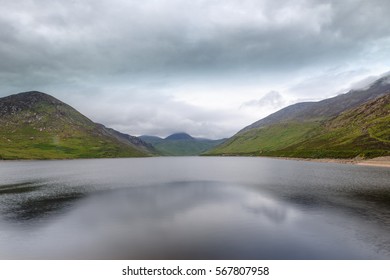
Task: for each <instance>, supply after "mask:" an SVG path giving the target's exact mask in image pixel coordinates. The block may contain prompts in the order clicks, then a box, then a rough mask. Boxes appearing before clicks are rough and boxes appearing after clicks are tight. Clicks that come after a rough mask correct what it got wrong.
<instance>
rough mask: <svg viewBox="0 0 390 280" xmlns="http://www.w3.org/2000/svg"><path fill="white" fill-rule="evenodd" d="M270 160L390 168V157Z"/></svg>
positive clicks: (288, 158)
mask: <svg viewBox="0 0 390 280" xmlns="http://www.w3.org/2000/svg"><path fill="white" fill-rule="evenodd" d="M272 158H275V159H287V160H298V161H312V162H323V163H340V164H352V165H361V166H375V167H387V168H390V156H384V157H377V158H372V159H359V158H352V159H336V158H318V159H316V158H294V157H272Z"/></svg>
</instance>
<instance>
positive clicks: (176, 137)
mask: <svg viewBox="0 0 390 280" xmlns="http://www.w3.org/2000/svg"><path fill="white" fill-rule="evenodd" d="M194 139H195V138H194V137H192V136H191V135H189V134H187V133H184V132H179V133H174V134H172V135H169V136H168V137H167V138H165V140H194Z"/></svg>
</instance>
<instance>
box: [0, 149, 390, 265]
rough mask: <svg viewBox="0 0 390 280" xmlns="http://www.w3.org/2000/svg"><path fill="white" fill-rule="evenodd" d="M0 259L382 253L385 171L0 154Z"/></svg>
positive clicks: (389, 238) (388, 196)
mask: <svg viewBox="0 0 390 280" xmlns="http://www.w3.org/2000/svg"><path fill="white" fill-rule="evenodd" d="M0 259H390V169H387V168H380V167H363V166H353V165H342V164H335V163H315V162H305V161H293V160H278V159H270V158H240V157H232V158H229V157H223V158H218V157H206V158H204V157H176V158H170V157H161V158H141V159H97V160H69V161H66V160H64V161H3V162H0Z"/></svg>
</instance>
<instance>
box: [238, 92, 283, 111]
mask: <svg viewBox="0 0 390 280" xmlns="http://www.w3.org/2000/svg"><path fill="white" fill-rule="evenodd" d="M285 103H286V102H285V100H284V99H283V97H282V95H281V94H280V93H279V92H277V91H274V90H273V91H270V92H268V93H266V94H265V95H264V96H263V97H261V98H260V99H255V100H250V101H247V102H245V103H243V104H242V105H241V107H260V108H262V107H271V108H280V107H281V106H283V105H284V104H285Z"/></svg>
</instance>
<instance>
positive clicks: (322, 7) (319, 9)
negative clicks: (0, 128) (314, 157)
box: [0, 0, 390, 138]
mask: <svg viewBox="0 0 390 280" xmlns="http://www.w3.org/2000/svg"><path fill="white" fill-rule="evenodd" d="M0 7H1V13H0V97H2V96H7V95H10V94H14V93H18V92H23V91H29V90H39V91H43V92H46V93H48V94H51V95H53V96H55V97H57V98H59V99H60V100H62V101H64V102H66V103H68V104H70V105H71V106H73V107H74V108H76V109H77V110H79V111H80V112H81V113H83V114H84V115H86V116H88V117H89V118H91V119H92V120H93V121H95V122H100V123H102V124H104V125H106V126H109V127H112V128H115V129H118V130H120V131H122V132H125V133H129V134H132V135H142V134H149V135H159V136H167V135H169V134H171V133H173V132H180V131H185V132H188V133H190V134H192V135H193V136H198V137H209V138H220V137H230V136H232V135H233V134H234V133H235V132H237V131H238V130H240V129H241V128H243V127H244V126H246V125H249V124H250V123H252V122H254V121H256V120H259V119H261V118H263V117H265V116H266V115H268V114H270V113H272V112H274V111H276V110H278V109H280V108H282V107H284V106H286V105H289V104H292V103H296V102H299V101H307V100H320V99H324V98H327V97H331V96H334V95H336V94H338V93H341V92H345V91H347V90H348V89H350V88H353V87H359V86H361V85H363V84H364V83H365V82H367V81H370V80H372V79H373V78H374V77H376V76H378V75H381V74H383V73H385V72H388V71H390V16H389V14H390V1H388V0H343V1H340V0H290V1H285V0H220V1H217V0H142V1H139V0H73V1H72V0H68V1H64V0H35V1H34V0H18V1H14V0H0Z"/></svg>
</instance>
